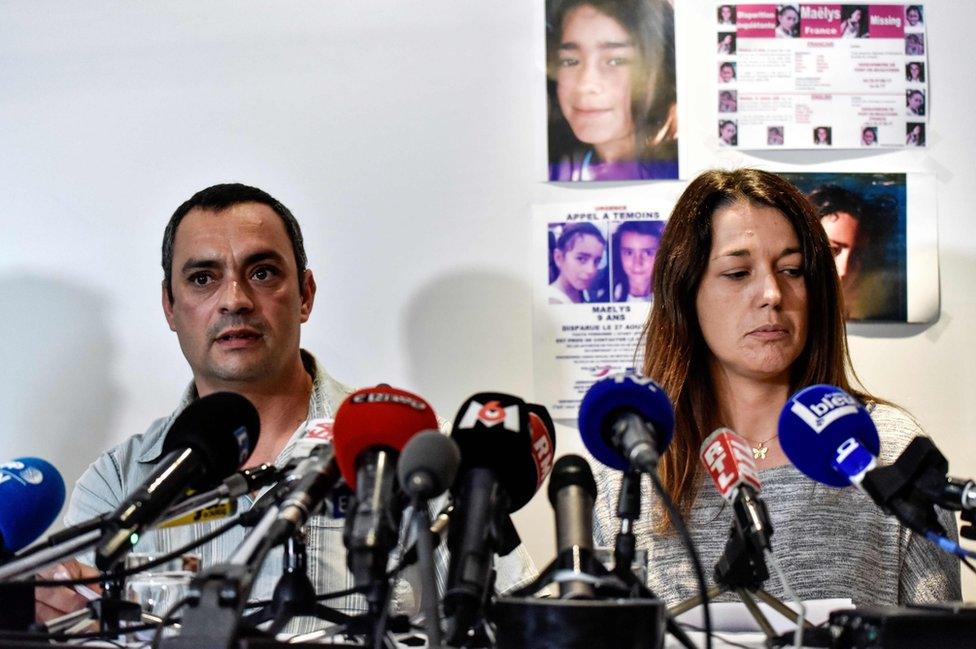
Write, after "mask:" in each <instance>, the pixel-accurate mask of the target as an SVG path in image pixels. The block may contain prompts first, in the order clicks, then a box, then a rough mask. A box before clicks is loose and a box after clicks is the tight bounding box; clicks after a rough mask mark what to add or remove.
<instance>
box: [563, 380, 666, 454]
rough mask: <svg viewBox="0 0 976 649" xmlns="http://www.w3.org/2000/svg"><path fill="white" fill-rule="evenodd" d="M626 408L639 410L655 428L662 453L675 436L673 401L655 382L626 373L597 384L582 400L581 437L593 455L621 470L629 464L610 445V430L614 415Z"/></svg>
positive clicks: (658, 448) (656, 438)
mask: <svg viewBox="0 0 976 649" xmlns="http://www.w3.org/2000/svg"><path fill="white" fill-rule="evenodd" d="M627 411H630V412H634V413H637V414H638V415H640V417H642V418H643V419H644V420H645V421H647V422H649V423H650V424H651V425H652V426H653V427H654V430H655V441H656V443H657V452H658V453H659V454H660V453H663V452H664V449H665V448H667V446H668V444H669V443H670V442H671V437H672V436H673V435H674V409H673V408H672V407H671V400H670V399H669V398H668V395H667V394H665V392H664V390H663V389H662V388H661V387H660V386H659V385H658V384H657V383H655V382H654V381H652V380H650V379H646V378H644V377H640V376H637V375H636V374H633V373H630V372H627V373H623V374H615V375H613V376H608V377H607V378H605V379H600V380H599V381H597V382H596V383H594V384H593V385H592V386H590V389H589V390H587V391H586V394H585V395H584V396H583V401H582V403H580V409H579V431H580V437H582V438H583V444H584V445H585V446H586V450H588V451H589V452H590V454H591V455H592V456H593V457H595V458H596V459H597V460H599V461H600V462H602V463H603V464H605V465H607V466H608V467H610V468H611V469H619V470H621V471H623V470H625V469H627V468H628V467H629V466H630V463H629V462H628V461H627V458H625V457H624V456H623V455H621V454H620V452H619V451H617V450H616V449H615V448H613V446H611V444H610V440H609V435H608V434H607V433H608V432H609V427H610V426H611V425H612V424H613V419H614V415H615V414H617V413H623V412H627Z"/></svg>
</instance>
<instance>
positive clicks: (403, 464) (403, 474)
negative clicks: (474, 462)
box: [397, 430, 461, 647]
mask: <svg viewBox="0 0 976 649" xmlns="http://www.w3.org/2000/svg"><path fill="white" fill-rule="evenodd" d="M460 464H461V450H460V449H459V448H458V446H457V444H456V443H455V442H454V440H452V439H451V438H450V437H448V436H446V435H442V434H441V433H440V431H436V430H426V431H424V432H422V433H418V434H416V435H415V436H414V437H412V438H411V439H410V441H409V442H407V444H406V446H404V447H403V453H402V454H401V455H400V463H399V464H398V465H397V478H398V479H399V481H400V488H401V489H403V491H404V493H406V494H407V495H409V496H410V497H411V499H412V501H413V504H414V517H415V521H416V524H415V527H416V530H417V541H416V543H417V553H418V557H419V559H420V566H419V570H420V578H421V586H422V588H423V590H422V591H421V595H420V603H421V606H422V608H423V611H424V628H425V630H426V631H427V640H428V644H429V645H430V646H431V647H440V646H441V623H440V610H439V609H438V606H437V602H438V600H439V599H440V598H439V596H438V592H437V578H436V571H435V568H434V540H433V533H432V532H431V529H430V514H429V513H428V511H427V501H428V500H430V499H431V498H433V497H435V496H439V495H441V494H442V493H444V492H445V491H446V490H447V488H448V487H449V486H450V485H451V483H453V482H454V478H455V476H457V471H458V466H459V465H460Z"/></svg>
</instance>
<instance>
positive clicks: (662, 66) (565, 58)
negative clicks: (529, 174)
mask: <svg viewBox="0 0 976 649" xmlns="http://www.w3.org/2000/svg"><path fill="white" fill-rule="evenodd" d="M546 58H547V61H546V69H547V79H546V90H547V97H548V132H549V145H548V148H549V156H548V157H549V160H548V163H549V164H548V168H549V180H551V181H570V182H576V181H601V180H643V179H655V178H669V179H670V178H677V177H678V117H677V93H676V90H675V67H674V11H673V9H672V6H671V2H670V1H669V0H587V1H581V0H547V2H546Z"/></svg>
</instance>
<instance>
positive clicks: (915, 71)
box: [908, 63, 922, 79]
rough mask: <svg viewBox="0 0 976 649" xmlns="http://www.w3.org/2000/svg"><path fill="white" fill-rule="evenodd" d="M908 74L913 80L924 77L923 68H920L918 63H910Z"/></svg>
mask: <svg viewBox="0 0 976 649" xmlns="http://www.w3.org/2000/svg"><path fill="white" fill-rule="evenodd" d="M908 74H909V76H911V78H912V79H918V78H919V77H921V76H922V68H920V67H918V63H909V64H908Z"/></svg>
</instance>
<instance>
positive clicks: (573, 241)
mask: <svg viewBox="0 0 976 649" xmlns="http://www.w3.org/2000/svg"><path fill="white" fill-rule="evenodd" d="M606 247H607V240H606V238H605V237H604V236H603V233H602V232H600V230H599V229H598V228H597V227H596V226H595V225H593V224H592V223H587V222H585V221H584V222H581V223H573V224H571V225H567V226H566V227H565V228H563V231H562V233H561V234H560V235H559V238H558V239H557V240H556V246H555V248H554V249H553V251H552V262H553V264H555V267H556V270H557V273H558V274H557V275H556V278H555V280H553V282H552V283H551V284H549V304H579V303H581V302H598V301H599V302H603V301H605V300H606V297H605V296H604V297H603V299H600V298H599V296H598V295H597V293H599V290H597V291H591V289H592V288H593V283H594V279H596V277H597V274H598V273H599V271H600V267H601V266H602V265H603V252H604V250H605V249H606ZM603 293H604V294H605V293H606V289H605V288H604V290H603Z"/></svg>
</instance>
